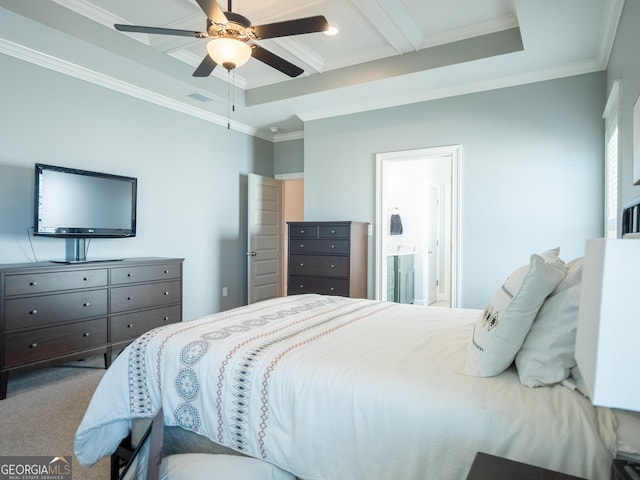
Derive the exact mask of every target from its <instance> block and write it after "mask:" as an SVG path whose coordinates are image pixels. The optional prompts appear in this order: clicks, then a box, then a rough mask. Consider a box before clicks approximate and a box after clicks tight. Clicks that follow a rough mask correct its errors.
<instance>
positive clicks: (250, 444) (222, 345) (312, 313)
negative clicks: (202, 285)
mask: <svg viewBox="0 0 640 480" xmlns="http://www.w3.org/2000/svg"><path fill="white" fill-rule="evenodd" d="M392 305H393V304H388V303H373V302H370V301H366V300H354V299H347V298H343V297H328V296H311V297H306V296H294V297H286V298H283V299H281V300H280V301H278V302H276V303H275V305H274V303H273V302H270V303H269V304H268V307H269V308H268V309H267V304H264V305H261V304H256V305H255V307H254V308H250V309H248V310H247V309H243V310H237V309H236V310H232V311H230V312H228V313H226V314H224V313H223V314H218V315H214V316H211V317H207V318H205V319H202V320H199V321H197V322H187V323H184V324H182V325H181V326H180V327H175V326H170V327H171V328H165V329H159V330H153V331H151V332H148V333H147V334H145V335H143V336H142V337H140V338H139V339H138V340H137V341H136V342H134V343H133V344H132V345H131V348H130V349H129V352H128V355H129V397H130V402H131V403H130V409H131V414H132V416H133V417H149V416H151V415H153V413H154V412H155V411H157V409H158V405H157V404H156V403H157V402H154V398H158V397H162V403H163V409H164V413H165V423H167V424H173V425H178V426H180V427H182V428H184V429H187V430H191V431H194V432H196V433H199V434H201V435H205V436H207V437H208V438H210V439H211V440H214V441H215V442H217V443H220V444H222V445H225V446H228V447H231V448H233V449H235V450H238V451H241V452H244V453H246V454H249V455H252V456H255V457H259V458H263V459H269V453H268V448H267V444H266V438H267V433H268V430H269V422H270V404H271V400H270V398H271V396H272V392H271V391H270V384H271V379H272V377H273V376H274V375H275V374H276V373H277V371H278V368H279V365H280V364H281V362H282V360H283V359H284V358H286V356H287V354H288V353H290V352H292V351H294V350H296V349H299V348H303V347H310V346H312V344H313V343H314V342H318V341H321V340H322V339H324V338H325V337H328V336H331V335H332V334H334V333H336V332H338V331H339V330H340V329H342V328H345V327H347V326H349V325H350V324H353V323H355V322H359V321H362V320H364V319H366V318H368V317H370V316H372V315H374V314H375V313H377V312H380V311H382V310H386V309H389V308H391V307H392ZM276 401H278V400H277V399H276Z"/></svg>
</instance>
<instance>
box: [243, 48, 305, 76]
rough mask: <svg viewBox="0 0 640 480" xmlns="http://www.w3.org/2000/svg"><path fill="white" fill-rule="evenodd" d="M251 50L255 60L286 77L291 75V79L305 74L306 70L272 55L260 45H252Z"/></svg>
mask: <svg viewBox="0 0 640 480" xmlns="http://www.w3.org/2000/svg"><path fill="white" fill-rule="evenodd" d="M251 49H252V50H251V56H252V57H253V58H255V59H256V60H260V61H261V62H263V63H266V64H267V65H269V66H270V67H273V68H275V69H276V70H279V71H281V72H282V73H284V74H285V75H289V76H290V77H297V76H298V75H300V74H301V73H302V72H304V70H303V69H301V68H300V67H298V66H297V65H294V64H293V63H291V62H288V61H286V60H285V59H284V58H282V57H279V56H278V55H276V54H275V53H271V52H270V51H269V50H266V49H264V48H262V47H260V46H259V45H251Z"/></svg>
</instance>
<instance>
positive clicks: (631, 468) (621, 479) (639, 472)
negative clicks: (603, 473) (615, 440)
mask: <svg viewBox="0 0 640 480" xmlns="http://www.w3.org/2000/svg"><path fill="white" fill-rule="evenodd" d="M611 480H640V463H634V462H629V461H627V460H618V459H616V460H614V461H613V462H611Z"/></svg>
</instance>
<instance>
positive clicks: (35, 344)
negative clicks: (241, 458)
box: [29, 343, 38, 348]
mask: <svg viewBox="0 0 640 480" xmlns="http://www.w3.org/2000/svg"><path fill="white" fill-rule="evenodd" d="M37 346H38V344H37V343H32V344H31V345H29V348H36V347H37Z"/></svg>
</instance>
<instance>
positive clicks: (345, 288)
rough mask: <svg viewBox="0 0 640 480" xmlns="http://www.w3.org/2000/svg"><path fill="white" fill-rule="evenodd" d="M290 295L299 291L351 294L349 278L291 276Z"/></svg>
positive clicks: (323, 293)
mask: <svg viewBox="0 0 640 480" xmlns="http://www.w3.org/2000/svg"><path fill="white" fill-rule="evenodd" d="M287 292H288V294H289V295H296V294H299V293H319V294H321V295H341V296H343V297H348V296H349V280H348V279H346V278H321V277H299V276H296V275H291V276H290V277H289V287H288V289H287Z"/></svg>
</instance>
